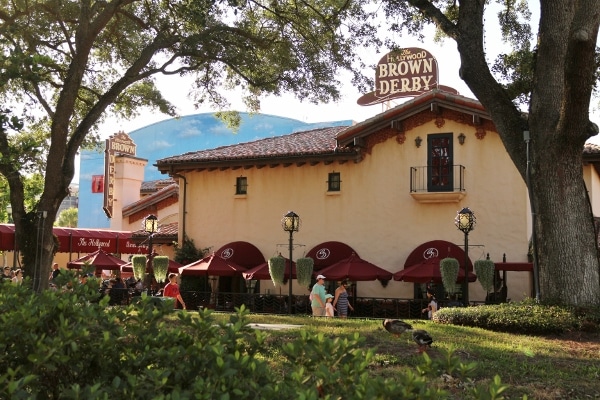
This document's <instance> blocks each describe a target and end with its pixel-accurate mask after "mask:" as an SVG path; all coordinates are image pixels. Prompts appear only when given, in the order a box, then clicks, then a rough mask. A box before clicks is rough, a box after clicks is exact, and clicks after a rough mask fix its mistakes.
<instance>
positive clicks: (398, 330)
mask: <svg viewBox="0 0 600 400" xmlns="http://www.w3.org/2000/svg"><path fill="white" fill-rule="evenodd" d="M383 327H384V328H385V330H386V331H388V332H389V333H391V334H392V335H394V336H396V337H400V335H401V334H402V333H404V332H406V331H412V329H413V327H412V325H411V324H409V323H406V322H404V321H402V320H400V319H386V320H385V321H383Z"/></svg>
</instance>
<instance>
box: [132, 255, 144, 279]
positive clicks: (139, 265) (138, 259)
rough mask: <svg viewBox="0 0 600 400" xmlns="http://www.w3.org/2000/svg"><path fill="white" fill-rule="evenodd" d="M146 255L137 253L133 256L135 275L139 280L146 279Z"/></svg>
mask: <svg viewBox="0 0 600 400" xmlns="http://www.w3.org/2000/svg"><path fill="white" fill-rule="evenodd" d="M146 261H147V259H146V256H144V255H140V254H137V255H135V256H133V257H131V265H132V266H133V276H134V278H135V279H137V280H142V279H144V276H145V275H146Z"/></svg>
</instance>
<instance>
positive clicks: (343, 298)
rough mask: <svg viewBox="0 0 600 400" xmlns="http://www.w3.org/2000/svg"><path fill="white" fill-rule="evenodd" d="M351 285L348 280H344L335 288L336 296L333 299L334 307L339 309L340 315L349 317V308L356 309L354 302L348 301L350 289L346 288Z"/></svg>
mask: <svg viewBox="0 0 600 400" xmlns="http://www.w3.org/2000/svg"><path fill="white" fill-rule="evenodd" d="M348 286H349V283H348V281H347V280H343V281H342V283H340V286H339V287H338V288H337V289H335V298H334V299H333V308H334V309H336V310H337V312H338V317H340V318H347V317H348V308H349V309H350V310H352V311H354V308H353V307H352V304H350V302H349V301H348V291H347V290H346V288H347V287H348Z"/></svg>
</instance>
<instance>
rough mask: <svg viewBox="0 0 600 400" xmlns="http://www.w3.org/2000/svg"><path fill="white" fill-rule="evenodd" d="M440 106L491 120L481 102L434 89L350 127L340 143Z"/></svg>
mask: <svg viewBox="0 0 600 400" xmlns="http://www.w3.org/2000/svg"><path fill="white" fill-rule="evenodd" d="M451 99H453V100H451ZM440 107H441V108H446V109H449V110H454V111H458V112H462V113H465V114H471V115H473V118H482V119H488V120H491V117H490V115H489V113H487V112H486V111H485V109H484V108H483V106H482V105H481V104H480V103H477V102H475V101H467V100H463V98H462V97H457V96H455V95H451V94H448V93H443V92H439V91H432V92H429V93H427V94H425V95H423V96H420V97H417V98H415V99H413V100H411V101H409V102H407V103H404V104H401V105H399V106H397V107H394V108H392V109H390V110H388V111H386V112H384V113H382V114H379V115H377V116H376V117H374V118H371V119H368V120H366V121H363V122H361V123H359V124H356V125H353V126H351V127H349V128H348V129H346V130H345V131H343V132H342V133H341V134H340V135H339V136H338V137H337V142H338V145H339V146H342V147H343V146H348V145H351V144H353V142H354V139H355V138H362V137H365V136H368V135H370V134H372V133H374V132H377V131H380V130H381V129H383V128H386V127H388V126H390V125H391V124H392V123H393V122H394V121H402V120H404V119H407V118H409V117H411V116H413V115H416V114H419V113H421V112H424V111H431V112H436V110H437V108H440Z"/></svg>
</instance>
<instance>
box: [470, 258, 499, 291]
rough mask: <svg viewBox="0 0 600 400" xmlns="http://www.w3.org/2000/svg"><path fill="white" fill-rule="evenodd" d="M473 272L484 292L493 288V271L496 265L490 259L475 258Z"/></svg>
mask: <svg viewBox="0 0 600 400" xmlns="http://www.w3.org/2000/svg"><path fill="white" fill-rule="evenodd" d="M474 268H475V274H477V280H478V281H479V283H480V284H481V287H483V290H485V291H486V292H491V291H492V290H493V288H494V273H495V272H496V266H495V265H494V262H493V261H492V260H477V261H475V265H474Z"/></svg>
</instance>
